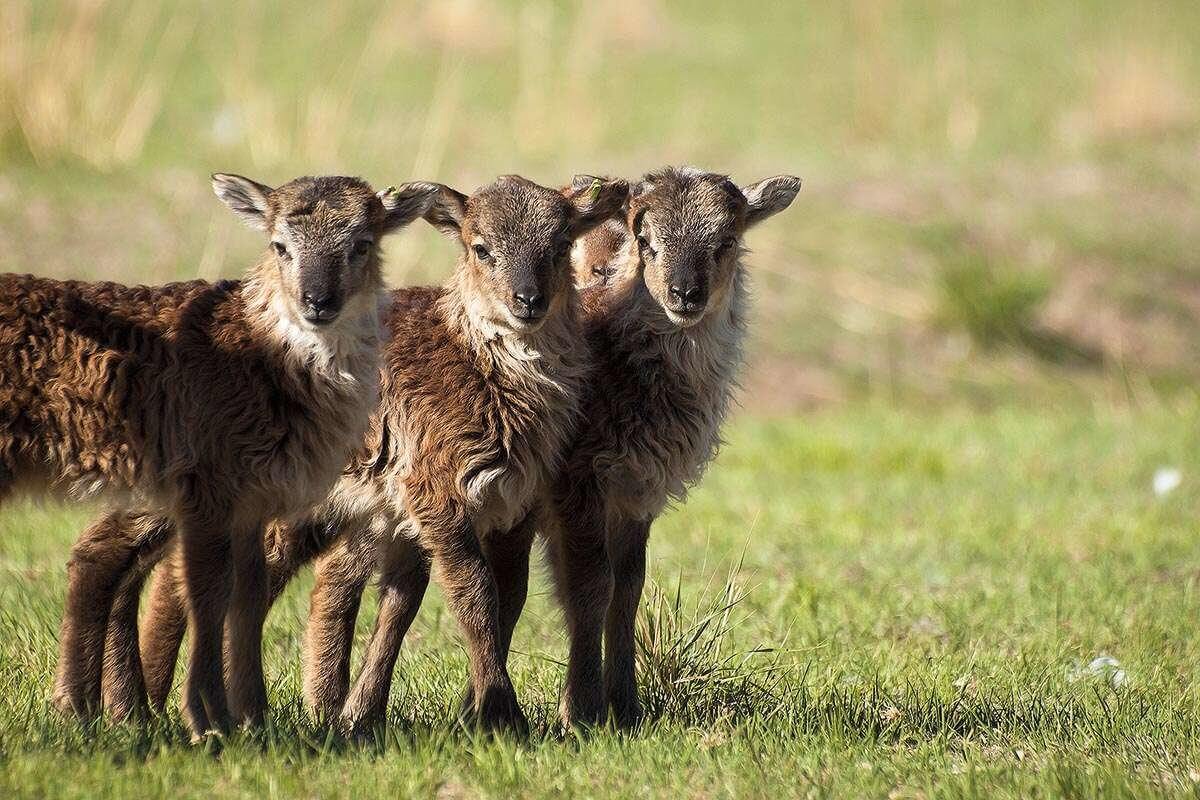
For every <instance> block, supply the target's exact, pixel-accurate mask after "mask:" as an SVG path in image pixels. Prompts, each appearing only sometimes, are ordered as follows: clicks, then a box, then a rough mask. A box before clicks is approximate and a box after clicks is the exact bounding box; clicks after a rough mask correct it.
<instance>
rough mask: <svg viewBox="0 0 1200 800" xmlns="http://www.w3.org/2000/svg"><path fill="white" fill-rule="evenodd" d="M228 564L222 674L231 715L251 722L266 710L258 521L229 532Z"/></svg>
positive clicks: (264, 592)
mask: <svg viewBox="0 0 1200 800" xmlns="http://www.w3.org/2000/svg"><path fill="white" fill-rule="evenodd" d="M233 566H234V576H233V594H232V596H231V599H230V603H229V612H228V613H227V614H226V617H225V680H226V684H227V687H228V691H229V708H230V711H231V712H232V713H233V718H234V720H235V721H236V722H238V723H240V724H245V725H251V726H255V725H261V724H262V722H263V717H264V716H265V715H266V712H267V684H266V679H265V677H264V675H263V662H262V631H263V624H264V623H265V622H266V619H267V611H268V610H269V609H270V599H271V597H270V583H269V580H268V576H267V559H266V552H265V551H264V549H263V531H262V527H261V526H256V527H254V528H251V529H248V530H245V531H240V532H238V533H236V534H235V535H234V537H233Z"/></svg>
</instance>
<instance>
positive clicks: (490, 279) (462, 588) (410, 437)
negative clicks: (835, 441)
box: [105, 176, 628, 731]
mask: <svg viewBox="0 0 1200 800" xmlns="http://www.w3.org/2000/svg"><path fill="white" fill-rule="evenodd" d="M627 193H628V185H627V184H626V183H625V182H624V181H595V180H592V179H587V180H583V181H579V182H577V183H576V184H575V186H574V188H572V189H568V190H565V191H564V192H561V193H560V192H556V191H554V190H551V189H547V188H544V187H541V186H538V185H537V184H534V183H532V182H530V181H527V180H524V179H522V178H519V177H515V176H509V177H504V178H501V179H499V180H497V181H496V182H495V183H493V184H491V185H490V186H487V187H484V188H483V189H480V190H479V191H477V192H476V193H475V194H473V195H472V196H471V197H470V198H467V197H465V196H463V195H461V194H459V193H458V192H455V191H453V190H451V189H449V188H443V189H442V190H441V193H440V196H439V197H438V198H437V200H435V201H434V203H433V205H432V206H431V208H430V210H429V212H428V213H427V215H426V218H427V220H428V221H430V222H431V223H432V224H434V225H435V226H436V227H438V228H439V229H441V230H442V231H443V232H445V233H447V234H448V235H450V236H451V237H452V238H453V239H455V240H456V241H458V242H459V244H460V245H461V247H462V256H461V258H460V260H459V264H458V268H457V270H456V271H455V274H454V276H453V277H452V279H451V281H450V282H449V284H448V286H446V287H445V288H437V289H435V288H415V289H402V290H397V291H395V292H394V293H393V295H392V310H391V312H390V315H389V316H388V320H387V324H388V328H389V333H390V337H391V338H390V342H389V344H387V345H386V346H385V357H384V369H383V373H382V401H381V404H380V406H379V409H378V411H377V413H376V414H375V416H374V418H373V420H372V424H371V428H370V431H369V432H368V434H367V436H366V440H365V442H364V444H363V447H362V449H361V451H360V452H359V453H358V455H357V456H356V457H355V458H354V459H353V461H352V463H351V466H350V467H349V468H348V469H347V471H346V472H345V474H344V475H343V477H342V479H341V480H340V482H339V483H338V484H337V486H336V487H335V488H334V490H333V492H332V493H331V494H330V496H329V498H328V499H327V500H326V501H325V502H324V503H323V504H322V505H321V507H320V508H319V509H317V510H316V511H315V512H314V513H313V514H312V515H310V516H309V518H308V519H307V520H306V521H304V522H303V523H302V524H299V525H295V526H290V527H285V526H276V527H275V528H273V529H272V530H271V531H269V532H268V535H267V538H268V541H269V544H268V551H269V553H270V555H269V563H270V572H271V574H272V578H271V585H272V590H273V591H278V590H279V589H280V588H282V586H283V585H284V583H286V581H287V579H288V578H289V577H290V576H291V574H293V573H294V572H295V571H296V570H297V569H298V568H299V567H300V566H302V565H303V564H304V563H306V562H307V561H309V560H311V559H312V558H314V557H316V556H318V555H319V556H320V558H319V560H318V562H317V583H316V588H315V589H314V590H313V597H312V610H311V612H310V625H309V629H308V632H307V638H306V669H305V695H306V698H307V700H308V702H309V704H310V705H311V706H312V707H313V708H314V710H316V711H317V713H318V714H319V715H321V716H323V717H330V718H337V719H338V721H339V725H340V726H341V727H343V728H344V729H347V730H348V731H357V730H361V729H362V728H363V727H365V726H366V725H369V724H370V723H372V722H374V721H376V720H377V719H378V718H379V716H380V715H381V714H382V713H383V712H384V710H385V707H386V701H387V695H388V690H389V688H390V682H391V678H392V672H393V668H394V664H395V660H396V658H397V655H398V652H399V646H400V642H401V640H402V638H403V635H404V633H405V631H406V630H407V628H408V625H409V624H410V623H411V620H412V618H413V616H414V615H415V613H416V610H417V608H418V607H419V605H420V602H421V599H422V597H423V595H424V591H425V589H426V586H427V584H428V580H429V574H430V566H431V565H432V568H433V570H434V572H435V574H436V576H437V577H438V580H439V582H440V583H441V584H442V586H443V589H444V590H445V593H446V596H447V599H448V604H449V606H450V608H451V610H452V612H453V613H454V614H455V616H456V618H457V619H458V621H459V623H460V626H461V627H462V629H463V632H464V634H465V638H466V640H467V647H468V652H469V655H470V662H471V677H472V680H471V693H470V698H469V700H468V701H467V703H466V705H467V708H466V713H467V715H468V716H470V717H471V718H472V719H474V721H475V722H477V723H478V724H479V725H480V726H482V727H483V728H485V729H487V730H498V729H511V730H517V731H521V730H523V729H524V728H525V721H524V716H523V714H522V713H521V710H520V706H519V704H518V703H517V699H516V694H515V692H514V690H513V687H512V683H511V680H510V679H509V677H508V673H507V669H506V667H505V661H506V658H507V652H508V643H509V642H508V640H507V639H501V638H500V635H499V634H500V632H501V631H504V630H508V631H511V629H512V625H513V623H515V620H512V621H510V620H509V617H510V616H511V615H512V614H513V613H514V611H519V609H520V603H514V602H513V599H514V597H515V594H516V593H514V592H511V591H507V590H506V591H503V592H498V591H497V584H501V585H503V586H505V587H506V588H507V587H508V586H509V585H510V584H512V583H513V582H514V581H517V582H520V584H521V586H522V587H523V586H524V581H525V579H526V577H527V574H528V563H527V559H528V551H529V541H531V540H532V536H533V531H534V529H535V527H536V526H537V524H538V523H537V519H536V513H537V509H538V508H539V507H540V505H541V504H542V503H543V502H544V499H545V494H546V491H547V489H548V487H549V485H550V482H551V476H552V475H553V473H554V471H555V470H556V469H557V467H558V465H559V464H560V462H561V456H562V453H563V448H564V447H565V445H566V443H567V442H569V441H570V440H571V438H572V437H573V436H574V431H575V428H576V426H577V422H578V411H579V405H580V402H581V393H582V390H583V387H584V386H585V385H586V378H587V374H588V370H589V366H590V354H589V352H588V350H587V347H586V343H585V342H584V339H583V336H582V329H581V327H580V324H579V320H578V318H577V313H576V298H575V291H574V287H573V285H572V282H571V273H570V263H569V254H570V251H571V246H572V243H573V242H574V241H575V240H576V239H577V238H578V237H580V236H581V235H583V234H584V233H586V232H587V231H588V230H590V229H592V228H593V227H594V226H596V225H598V224H600V223H601V222H602V221H603V220H605V219H608V218H610V217H612V216H614V215H616V214H618V213H619V212H620V209H621V208H622V205H623V203H624V201H625V199H626V196H627ZM108 538H109V539H110V540H113V541H116V540H119V539H120V537H115V536H112V535H110V536H109V537H108ZM150 538H152V537H146V538H145V541H149V540H150ZM501 538H503V539H505V540H508V539H512V540H518V539H519V540H521V544H520V545H519V546H516V547H511V546H510V545H509V544H508V543H507V541H501V540H500V539H501ZM136 539H139V537H137V536H133V537H127V540H129V541H133V540H136ZM137 552H138V550H137V547H136V546H132V547H131V546H126V547H124V549H123V550H122V553H123V555H122V556H121V557H120V559H118V560H121V559H123V560H124V562H125V563H126V564H127V565H133V566H130V567H127V571H128V572H130V573H132V575H133V577H127V578H126V579H125V588H124V589H123V593H124V594H125V595H126V596H128V595H129V594H132V596H133V597H134V598H136V591H137V587H138V585H139V583H140V578H139V577H138V575H139V573H140V572H141V571H142V570H141V569H139V568H138V567H137V566H136V565H134V562H135V558H136V556H135V554H136V553H137ZM501 552H505V553H507V552H512V553H515V554H517V555H518V559H517V561H516V562H512V563H506V562H503V561H502V560H500V559H499V558H497V557H496V554H497V553H501ZM522 554H523V560H522V558H521V556H522ZM152 559H153V556H145V555H144V552H143V564H145V563H149V562H150V561H151V560H152ZM164 566H165V567H166V568H165V569H163V570H160V572H159V573H158V576H157V577H156V579H155V581H154V583H153V586H152V589H151V598H150V603H149V609H148V612H147V615H146V619H145V620H144V622H143V630H144V634H143V640H142V652H141V661H142V664H143V665H144V669H145V675H146V681H147V686H146V688H147V689H148V690H149V695H150V701H151V702H152V703H153V704H154V705H155V706H161V705H162V703H163V702H165V697H166V694H167V692H168V691H169V688H170V681H171V673H172V672H173V664H174V659H175V654H176V650H177V647H178V643H179V638H180V636H181V632H182V628H183V619H182V614H181V613H180V611H181V605H180V602H179V600H178V592H177V585H178V583H179V576H178V573H177V570H176V569H174V568H173V566H174V565H173V564H171V563H168V564H167V565H164ZM377 568H378V569H379V570H380V572H381V578H380V593H381V601H380V610H379V617H378V620H377V622H376V628H375V633H374V635H373V637H372V640H371V643H370V646H369V648H368V651H367V655H366V658H365V663H364V666H363V668H362V671H361V672H360V674H359V677H358V680H357V681H356V683H355V686H354V689H353V692H352V693H351V694H350V698H349V700H346V697H347V693H348V691H349V658H350V645H351V642H352V638H353V627H354V621H355V618H356V615H357V611H358V605H359V600H360V597H361V593H362V591H363V588H364V587H365V584H366V582H367V580H368V579H369V578H370V576H371V575H372V573H373V572H374V571H375V570H376V569H377ZM520 600H521V602H522V603H523V600H524V596H523V592H522V593H521V597H520ZM118 605H120V606H122V607H128V606H129V605H130V603H129V602H123V603H119V604H118ZM133 605H134V606H135V607H136V600H135V601H134V603H133ZM133 624H134V622H133V620H132V617H131V616H128V615H127V616H125V617H124V618H120V619H118V618H114V620H113V621H112V624H111V625H110V629H109V642H110V647H109V651H110V653H112V654H115V655H114V657H113V658H112V659H111V661H112V663H113V666H114V669H113V670H111V671H112V672H114V673H116V674H117V675H118V676H128V678H127V679H122V678H120V677H118V678H116V679H114V682H113V689H112V691H111V693H110V692H109V690H108V689H107V688H106V695H105V702H106V703H109V704H110V705H111V707H113V708H116V709H121V710H126V709H130V708H135V707H137V706H139V705H140V704H142V703H144V702H145V701H144V699H143V698H141V697H140V696H139V695H140V693H141V692H142V691H143V689H142V687H141V686H140V685H139V683H138V681H139V678H138V676H137V674H136V673H137V670H136V666H137V664H136V661H137V659H136V658H135V657H133V656H132V655H131V651H132V650H133V649H134V648H132V647H131V646H130V642H131V640H132V638H133V636H134V635H135V634H136V630H135V629H134V627H133ZM108 666H109V664H107V663H106V670H107V669H108ZM108 685H109V683H108V678H107V676H106V687H107V686H108Z"/></svg>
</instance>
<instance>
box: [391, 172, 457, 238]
mask: <svg viewBox="0 0 1200 800" xmlns="http://www.w3.org/2000/svg"><path fill="white" fill-rule="evenodd" d="M440 188H441V184H438V183H429V182H427V181H413V182H411V183H402V184H400V186H398V187H396V186H389V187H388V188H386V189H384V190H383V191H381V192H379V193H378V194H377V195H375V196H376V197H378V198H379V202H381V203H383V211H384V217H383V232H384V233H391V232H392V231H394V230H396V229H398V228H401V227H403V226H405V225H407V224H408V223H410V222H412V221H413V220H414V219H416V218H417V217H420V216H424V214H425V212H427V211H428V210H429V204H430V203H432V202H433V198H434V196H436V195H437V193H438V189H440Z"/></svg>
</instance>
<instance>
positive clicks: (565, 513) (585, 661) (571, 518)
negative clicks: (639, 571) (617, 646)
mask: <svg viewBox="0 0 1200 800" xmlns="http://www.w3.org/2000/svg"><path fill="white" fill-rule="evenodd" d="M605 518H606V517H605V508H604V495H603V494H602V493H601V492H600V491H599V487H597V486H596V485H595V483H594V482H593V481H587V480H584V481H578V482H572V485H571V487H570V489H569V490H568V491H567V492H566V493H565V494H564V495H563V496H562V497H560V498H558V502H557V503H556V513H555V514H554V515H551V518H550V519H549V521H548V523H547V525H546V526H545V529H546V539H547V542H548V544H549V550H550V561H551V564H552V565H553V575H554V586H555V590H556V594H557V595H558V600H559V603H560V604H561V605H562V608H563V615H564V617H565V619H566V623H567V637H568V653H567V677H566V682H565V684H564V686H563V693H562V699H561V702H560V706H559V715H560V717H561V719H562V722H563V725H564V726H565V727H567V728H586V727H589V726H594V725H598V724H600V723H601V722H603V721H604V717H605V713H606V708H605V706H606V704H605V693H604V678H603V649H602V643H603V634H604V617H605V614H607V613H608V609H609V603H610V601H611V600H612V591H613V576H612V569H611V567H610V566H609V561H608V550H607V546H606V542H605Z"/></svg>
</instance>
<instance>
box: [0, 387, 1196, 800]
mask: <svg viewBox="0 0 1200 800" xmlns="http://www.w3.org/2000/svg"><path fill="white" fill-rule="evenodd" d="M1198 423H1200V407H1198V406H1195V405H1194V404H1188V405H1183V406H1181V407H1179V408H1174V409H1170V408H1166V407H1156V408H1151V409H1145V410H1141V411H1138V412H1127V411H1122V412H1116V411H1100V410H1097V411H1093V412H1089V413H1078V412H1069V413H1068V412H1050V413H1047V412H1042V411H1022V410H1018V409H1016V408H1009V409H1006V410H1001V411H997V412H995V413H991V414H979V413H968V412H949V413H945V414H940V415H935V414H931V413H922V414H917V413H908V412H899V411H892V410H884V409H877V408H871V407H857V408H853V409H846V410H842V411H836V412H833V411H830V412H823V413H820V414H814V415H812V416H811V417H810V418H808V419H804V420H799V419H791V420H770V419H761V418H760V419H756V418H752V417H747V418H743V419H741V420H740V421H738V422H737V423H735V424H734V425H733V426H732V427H731V430H730V436H729V439H730V442H729V445H728V446H727V447H726V449H725V450H724V451H723V453H722V456H721V458H720V459H719V461H718V463H717V464H716V465H715V466H714V467H713V469H712V470H711V472H710V474H709V476H708V478H707V479H706V481H705V483H704V485H703V487H702V488H701V489H699V490H698V491H697V492H695V494H694V496H693V497H692V499H691V500H690V502H689V503H688V504H687V505H686V506H685V507H684V508H682V509H678V510H676V511H673V512H671V513H670V514H669V515H668V516H667V517H666V518H665V519H663V520H662V521H661V522H660V523H659V525H658V526H657V527H656V530H655V533H654V536H653V538H652V542H651V548H652V550H651V554H652V566H651V573H652V577H653V579H654V581H655V584H656V586H657V587H659V588H658V589H657V590H656V592H655V593H652V595H651V596H650V597H649V598H648V601H647V603H646V605H645V606H644V609H643V616H642V620H641V632H642V637H643V644H644V645H645V647H644V649H643V652H642V659H643V665H642V675H643V680H642V687H643V692H644V695H645V699H646V701H647V706H648V707H649V708H651V709H654V710H656V713H655V715H654V719H653V721H652V722H651V723H650V724H648V725H647V727H646V728H645V729H644V730H642V731H640V732H639V733H638V734H636V735H634V736H633V737H630V738H622V737H618V736H614V735H612V734H608V733H601V734H597V735H595V736H593V737H591V738H590V739H589V740H588V741H586V742H578V741H574V740H568V741H562V740H560V739H559V738H558V737H556V736H555V735H554V734H553V731H552V727H551V723H552V718H553V713H554V708H555V705H556V703H555V694H556V691H557V688H558V686H559V683H560V681H561V679H562V668H561V666H560V665H559V661H560V660H561V658H562V657H563V645H562V636H561V632H560V622H559V617H558V615H557V613H556V611H555V610H554V607H553V604H552V602H551V601H550V599H549V598H548V597H547V594H546V584H545V581H544V579H541V578H539V580H538V581H537V582H536V584H535V587H534V597H533V598H532V600H531V603H530V606H529V608H528V610H527V613H526V615H525V618H524V619H523V620H522V624H521V626H520V628H519V630H518V634H517V638H516V642H515V649H516V651H517V652H516V654H514V656H513V658H512V670H513V673H514V677H515V679H516V681H517V684H518V689H519V692H520V695H521V698H522V701H523V703H524V706H525V708H526V710H527V712H528V713H529V715H530V718H531V721H532V723H533V727H534V731H535V732H534V735H533V737H532V739H531V741H530V742H529V743H527V744H523V745H522V744H515V743H511V742H487V741H481V740H476V739H473V738H472V737H470V736H469V735H467V734H465V733H463V732H462V731H459V730H457V729H455V728H454V726H453V725H452V722H451V720H452V712H451V709H452V708H453V706H454V704H455V701H456V699H457V695H458V691H459V688H460V686H461V684H462V682H463V680H464V676H465V661H464V658H463V655H462V653H461V650H460V649H459V647H458V644H457V642H458V640H457V634H456V632H455V626H454V624H453V622H452V621H451V620H450V619H449V618H448V617H447V615H446V614H445V612H444V608H443V606H442V604H441V600H440V597H438V596H437V593H436V592H431V595H430V598H429V600H428V602H427V603H426V606H425V608H424V609H422V612H421V615H420V616H419V617H418V620H417V622H416V624H415V625H414V628H413V633H412V634H411V635H410V639H409V641H408V643H407V646H406V650H405V652H404V654H403V656H402V659H401V664H400V667H399V678H398V681H397V686H396V688H395V689H394V691H393V700H392V705H391V711H390V723H391V724H390V725H389V727H388V728H387V730H386V732H385V733H382V734H381V735H380V736H379V738H378V739H377V740H376V741H374V742H371V743H368V744H366V745H361V746H353V745H348V744H346V743H344V742H340V741H338V740H337V739H336V738H335V737H333V736H331V735H329V734H328V732H326V731H324V730H322V729H321V728H319V727H317V726H315V725H314V724H313V723H312V722H311V721H310V720H308V719H307V717H306V716H305V715H304V713H303V711H302V709H301V708H300V702H299V696H300V690H299V668H298V654H299V637H300V634H301V630H302V623H303V618H304V613H305V606H306V593H307V586H308V578H307V576H306V577H305V578H304V579H303V580H300V581H298V582H297V584H296V585H295V586H293V587H292V588H291V589H290V590H289V591H288V593H287V594H286V595H285V597H284V599H283V600H282V602H281V603H280V605H279V606H278V607H277V608H276V610H275V611H274V612H273V614H272V617H271V620H270V622H269V626H268V631H267V636H266V654H267V664H268V678H269V680H270V682H271V686H272V701H273V706H274V709H275V714H274V722H273V727H272V728H271V729H270V730H268V731H267V732H265V733H262V734H258V735H248V734H247V735H239V736H237V737H234V738H233V740H232V741H230V742H229V743H228V744H227V746H226V747H225V748H224V749H223V751H222V752H220V753H219V754H217V753H210V752H206V751H204V750H202V749H198V748H193V747H190V746H188V745H187V744H186V743H185V738H184V734H183V731H182V727H181V725H180V723H179V720H178V717H177V716H176V715H175V714H174V713H172V715H171V717H170V718H169V720H167V721H165V722H158V723H155V724H153V725H151V726H148V727H144V728H139V727H136V726H124V727H110V726H104V725H99V726H96V727H94V728H90V729H82V728H80V727H79V726H78V725H76V724H74V723H72V722H66V721H62V720H60V719H58V718H56V717H55V716H54V715H53V714H52V713H51V711H50V710H49V707H48V704H47V700H46V698H47V694H48V687H49V684H50V681H51V677H52V670H53V660H54V654H55V631H56V627H57V622H58V619H59V613H60V610H61V604H62V597H63V591H64V572H65V571H64V569H63V561H64V559H65V556H66V553H67V550H68V547H69V544H70V542H71V540H72V537H73V535H74V534H75V532H76V531H77V530H78V529H79V527H80V526H81V525H82V524H83V522H84V521H85V520H86V519H87V517H88V513H87V512H86V510H80V509H72V510H60V509H58V508H57V507H42V508H39V507H17V508H13V509H10V510H7V511H6V512H5V513H4V514H3V515H0V721H2V724H0V753H2V756H0V759H2V760H0V795H3V796H66V797H72V796H78V797H122V796H128V795H136V796H142V797H157V796H163V797H166V796H170V797H192V796H195V797H207V796H211V794H212V793H213V792H214V791H216V792H219V793H220V794H221V795H222V796H228V797H242V796H245V797H251V796H261V795H264V794H269V795H278V796H289V795H305V796H354V795H357V794H362V793H379V792H383V793H388V794H394V795H400V796H407V795H418V796H421V795H424V796H428V795H431V794H434V793H439V796H443V797H471V796H488V797H507V796H512V795H514V794H515V795H519V796H534V797H541V796H544V797H560V796H580V797H607V796H613V797H617V796H647V797H648V796H680V795H682V796H710V797H733V796H755V795H762V794H767V793H770V794H778V795H786V796H805V797H809V796H829V797H845V796H877V797H884V796H893V797H897V796H899V797H926V796H927V797H933V796H938V797H942V796H981V795H986V796H989V797H1029V796H1076V797H1098V796H1131V795H1132V796H1152V795H1156V794H1159V793H1167V794H1177V795H1191V794H1193V793H1194V792H1195V791H1196V789H1195V787H1196V782H1197V780H1200V746H1198V745H1197V733H1198V732H1200V693H1198V691H1197V688H1198V685H1197V677H1198V667H1197V665H1198V664H1200V641H1198V639H1197V637H1196V636H1195V620H1196V618H1197V614H1198V613H1200V594H1198V589H1200V549H1198V548H1197V546H1196V537H1195V508H1196V504H1197V502H1198V501H1200V483H1198V482H1197V480H1196V476H1197V475H1200V424H1198ZM1162 467H1173V468H1178V469H1180V470H1181V471H1182V475H1183V481H1182V483H1181V485H1180V486H1179V488H1177V489H1176V490H1175V491H1173V492H1171V493H1169V494H1167V495H1165V496H1162V497H1158V496H1156V495H1155V494H1154V492H1153V491H1152V488H1151V484H1152V481H1153V476H1154V473H1155V472H1156V470H1158V469H1159V468H1162ZM731 573H732V575H733V578H732V583H733V584H734V588H732V589H729V591H730V592H731V594H729V595H726V594H723V593H722V586H723V585H724V584H725V582H726V579H727V577H728V576H729V575H730V574H731ZM727 599H728V600H731V601H732V602H731V603H728V604H727V603H726V600H727ZM726 605H729V606H730V608H729V609H728V612H727V613H724V614H722V613H719V612H720V611H721V609H723V608H724V607H725V606H726ZM713 612H718V613H715V615H714V613H713ZM369 616H370V609H368V610H367V612H366V613H364V615H363V620H362V621H361V622H362V624H361V625H360V635H362V636H365V635H366V633H367V631H368V630H369V620H368V617H369ZM706 620H707V624H705V621H706ZM1101 656H1108V657H1111V658H1113V659H1115V660H1116V661H1118V662H1119V669H1120V670H1122V671H1123V674H1122V675H1121V676H1120V679H1116V678H1114V674H1113V671H1112V670H1111V669H1109V670H1105V669H1103V668H1101V667H1099V666H1097V667H1096V668H1095V669H1093V670H1089V669H1088V666H1089V665H1090V664H1091V663H1092V662H1093V660H1094V659H1096V658H1098V657H1101Z"/></svg>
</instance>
